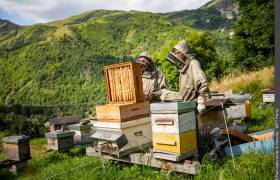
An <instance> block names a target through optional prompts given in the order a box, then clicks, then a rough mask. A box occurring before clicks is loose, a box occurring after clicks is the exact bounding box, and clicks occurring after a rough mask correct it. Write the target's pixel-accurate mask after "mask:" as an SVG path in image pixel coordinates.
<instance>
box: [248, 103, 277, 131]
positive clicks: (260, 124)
mask: <svg viewBox="0 0 280 180" xmlns="http://www.w3.org/2000/svg"><path fill="white" fill-rule="evenodd" d="M251 110H252V112H251V117H249V118H246V119H245V122H246V124H247V125H248V127H249V128H248V130H249V132H258V131H264V130H267V129H274V128H275V117H274V115H275V107H274V106H258V105H257V104H256V103H253V104H252V107H251Z"/></svg>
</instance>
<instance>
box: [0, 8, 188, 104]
mask: <svg viewBox="0 0 280 180" xmlns="http://www.w3.org/2000/svg"><path fill="white" fill-rule="evenodd" d="M188 29H190V28H189V27H187V26H184V25H180V24H177V23H174V22H171V21H169V20H167V19H166V18H164V17H162V16H159V15H157V14H153V13H143V12H136V11H131V12H123V11H106V10H97V11H91V12H87V13H84V14H82V15H79V16H73V17H70V18H67V19H64V20H60V21H55V22H51V23H48V24H35V25H32V26H26V27H23V28H21V29H20V30H19V31H17V32H16V33H15V35H13V36H10V37H9V38H4V39H3V40H2V41H0V64H1V66H0V81H1V84H0V104H5V105H8V104H15V103H21V104H35V105H42V104H79V103H87V102H95V103H100V102H104V101H105V90H104V86H103V85H104V84H103V81H101V80H102V79H103V77H102V76H103V75H102V74H103V66H104V65H106V64H112V63H118V62H121V61H127V60H133V59H135V57H136V56H137V55H138V54H139V53H140V52H141V51H142V50H148V51H150V52H156V51H158V50H160V49H161V48H162V47H164V46H165V45H166V44H167V43H168V42H169V41H170V40H179V39H180V38H182V37H185V36H186V34H187V31H188ZM1 37H2V36H1Z"/></svg>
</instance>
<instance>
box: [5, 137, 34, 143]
mask: <svg viewBox="0 0 280 180" xmlns="http://www.w3.org/2000/svg"><path fill="white" fill-rule="evenodd" d="M2 140H3V142H5V143H14V144H19V143H23V142H27V141H29V136H25V135H22V136H17V135H13V136H8V137H5V138H3V139H2Z"/></svg>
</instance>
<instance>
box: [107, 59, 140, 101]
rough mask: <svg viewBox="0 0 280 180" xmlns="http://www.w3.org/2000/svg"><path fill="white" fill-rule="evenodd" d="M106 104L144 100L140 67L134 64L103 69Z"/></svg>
mask: <svg viewBox="0 0 280 180" xmlns="http://www.w3.org/2000/svg"><path fill="white" fill-rule="evenodd" d="M104 74H105V80H106V92H107V98H108V103H137V102H142V101H144V100H145V98H144V93H143V84H142V76H141V65H140V64H138V63H134V62H126V63H121V64H114V65H110V66H105V67H104Z"/></svg>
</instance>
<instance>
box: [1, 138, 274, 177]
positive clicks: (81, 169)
mask: <svg viewBox="0 0 280 180" xmlns="http://www.w3.org/2000/svg"><path fill="white" fill-rule="evenodd" d="M30 145H31V149H32V151H31V155H32V159H31V160H30V161H29V162H28V166H27V167H26V168H25V169H23V170H22V171H20V172H19V175H18V176H14V175H13V174H11V173H10V172H9V171H7V170H1V171H0V179H59V180H64V179H65V180H69V179H81V180H83V179H85V180H87V179H93V180H95V179H98V180H99V179H104V180H105V179H106V180H107V179H109V180H110V179H112V180H113V179H114V180H115V179H176V180H177V179H198V180H200V179H209V180H210V179H240V178H241V179H273V178H274V174H275V166H274V164H275V163H274V162H275V155H274V154H270V155H261V154H244V155H242V156H241V157H239V158H237V157H236V158H235V161H236V168H234V167H233V163H232V160H231V159H230V158H229V157H225V158H222V159H219V160H218V161H216V162H212V161H210V160H208V159H207V158H204V160H203V162H202V165H201V167H200V170H199V174H198V175H197V176H189V175H185V174H182V173H175V172H172V173H170V172H168V171H165V170H160V169H156V168H151V167H147V166H140V165H129V164H124V163H118V162H115V161H109V160H102V159H99V158H95V157H87V156H85V147H82V148H73V149H71V150H70V151H68V152H64V153H58V152H45V151H44V148H45V146H46V140H45V138H37V139H32V140H31V142H30ZM260 162H261V163H260Z"/></svg>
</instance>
